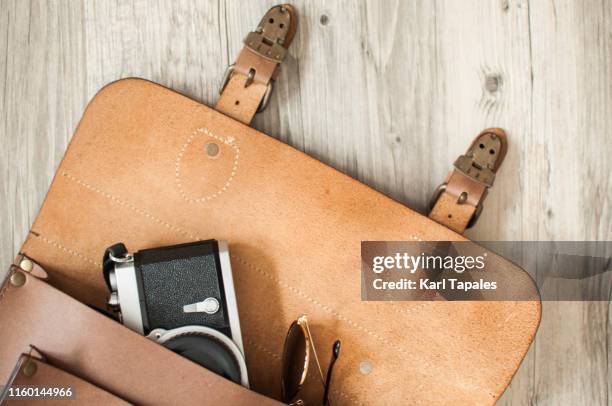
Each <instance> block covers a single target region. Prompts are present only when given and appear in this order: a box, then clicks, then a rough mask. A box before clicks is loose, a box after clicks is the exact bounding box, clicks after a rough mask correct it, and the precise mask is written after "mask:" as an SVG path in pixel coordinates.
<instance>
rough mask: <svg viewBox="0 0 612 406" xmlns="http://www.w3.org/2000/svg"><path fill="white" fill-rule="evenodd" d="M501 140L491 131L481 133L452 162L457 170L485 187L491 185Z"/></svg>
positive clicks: (500, 150)
mask: <svg viewBox="0 0 612 406" xmlns="http://www.w3.org/2000/svg"><path fill="white" fill-rule="evenodd" d="M501 152H502V141H501V139H500V138H499V137H498V136H497V134H495V133H492V132H485V133H482V134H481V135H480V136H479V137H478V138H476V140H474V142H473V143H472V145H471V146H470V149H468V151H467V152H466V153H465V155H461V156H459V158H457V160H456V161H455V163H454V166H455V168H457V170H459V171H461V172H463V173H464V174H465V175H466V176H469V177H470V178H472V179H474V180H475V181H476V182H480V183H482V184H484V185H485V186H487V187H491V186H493V182H494V181H495V172H494V170H495V168H496V166H498V165H499V162H498V160H500V159H502V158H503V156H502V154H501Z"/></svg>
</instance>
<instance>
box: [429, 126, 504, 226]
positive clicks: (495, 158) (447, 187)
mask: <svg viewBox="0 0 612 406" xmlns="http://www.w3.org/2000/svg"><path fill="white" fill-rule="evenodd" d="M507 149H508V141H507V137H506V133H505V132H504V130H502V129H501V128H487V129H486V130H484V131H482V132H481V133H480V134H479V135H478V136H477V137H476V138H475V139H474V141H473V142H472V145H470V148H469V149H468V150H467V152H466V153H465V155H461V156H460V157H459V158H457V160H456V161H455V164H454V166H455V168H454V169H453V170H452V171H451V172H450V174H449V175H448V177H447V178H446V181H445V182H444V183H443V184H442V185H440V186H439V187H438V190H437V191H436V193H435V194H434V196H433V198H432V201H431V204H430V212H429V218H431V219H432V220H435V221H437V222H438V223H440V224H442V225H444V226H446V227H448V228H450V229H451V230H454V231H456V232H458V233H460V234H462V233H463V232H464V231H465V230H466V229H467V228H470V227H472V226H473V225H474V224H475V223H476V221H477V220H478V217H479V216H480V213H481V211H482V203H483V201H484V199H485V198H486V196H487V192H488V190H489V188H490V187H491V186H493V182H494V181H495V173H496V172H497V170H498V169H499V167H500V165H501V163H502V162H503V160H504V157H505V156H506V151H507Z"/></svg>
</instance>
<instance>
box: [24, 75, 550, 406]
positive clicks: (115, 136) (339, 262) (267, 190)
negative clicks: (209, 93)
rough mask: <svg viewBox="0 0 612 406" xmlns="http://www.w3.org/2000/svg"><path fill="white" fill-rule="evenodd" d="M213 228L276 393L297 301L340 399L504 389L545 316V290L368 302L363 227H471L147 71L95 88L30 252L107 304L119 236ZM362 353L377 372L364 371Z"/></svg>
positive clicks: (249, 352) (254, 380)
mask: <svg viewBox="0 0 612 406" xmlns="http://www.w3.org/2000/svg"><path fill="white" fill-rule="evenodd" d="M206 238H217V239H223V240H227V241H229V242H230V251H231V259H232V266H233V270H234V278H235V283H236V291H237V298H238V302H239V303H238V305H239V311H240V319H241V323H242V331H243V335H244V342H245V352H246V357H247V364H248V367H249V371H250V375H251V384H252V386H253V388H254V389H255V390H257V391H259V392H261V393H264V394H266V395H269V396H274V397H277V396H278V394H279V385H280V370H279V369H280V368H279V366H280V356H281V349H282V344H283V339H284V334H285V332H286V330H287V328H288V327H289V324H290V323H291V321H292V320H293V319H295V318H296V317H297V316H298V315H299V314H301V313H306V314H308V315H309V319H310V320H311V321H312V324H313V325H312V332H313V334H314V335H315V342H316V345H317V349H318V352H319V354H320V355H321V357H323V358H324V359H327V358H328V357H329V354H330V351H331V346H332V342H333V340H334V339H336V338H340V339H341V340H342V343H343V352H342V355H341V357H340V360H339V362H338V364H337V366H336V369H335V373H334V374H335V377H334V385H333V387H332V391H331V397H332V400H333V401H334V402H336V404H337V403H338V402H339V403H358V402H362V403H365V404H392V403H397V402H399V401H405V400H407V399H410V400H413V401H421V402H436V401H438V402H440V401H442V402H444V401H450V400H453V401H458V402H461V401H463V402H466V403H475V402H483V403H489V402H493V401H494V400H495V399H497V398H498V397H499V396H500V395H501V393H502V392H503V390H504V389H505V387H506V386H507V385H508V383H509V382H510V379H511V377H512V375H513V374H514V372H515V370H516V369H517V368H518V365H519V363H520V361H521V360H522V358H523V356H524V354H525V352H526V351H527V348H528V347H529V344H530V343H531V340H532V338H533V336H534V334H535V331H536V329H537V326H538V323H539V319H540V304H539V302H516V303H515V302H497V303H495V302H490V303H484V302H479V303H431V302H423V303H419V302H406V303H400V302H395V303H375V302H362V301H361V293H360V289H361V278H360V269H361V263H360V243H361V241H362V240H411V239H416V240H418V239H421V240H462V239H464V237H462V236H460V235H458V234H456V233H454V232H452V231H450V230H449V229H447V228H445V227H443V226H441V225H439V224H437V223H435V222H433V221H431V220H429V219H428V218H426V217H424V216H421V215H420V214H417V213H415V212H413V211H411V210H410V209H408V208H406V207H405V206H403V205H401V204H399V203H397V202H394V201H393V200H391V199H389V198H387V197H385V196H384V195H382V194H380V193H378V192H376V191H374V190H372V189H371V188H369V187H367V186H365V185H363V184H361V183H359V182H357V181H355V180H354V179H351V178H349V177H347V176H345V175H343V174H341V173H339V172H338V171H336V170H334V169H332V168H330V167H328V166H326V165H323V164H322V163H320V162H318V161H316V160H314V159H313V158H311V157H309V156H307V155H305V154H303V153H301V152H299V151H297V150H295V149H293V148H291V147H289V146H287V145H285V144H283V143H281V142H278V141H277V140H275V139H273V138H271V137H269V136H266V135H265V134H262V133H259V132H257V131H256V130H254V129H252V128H249V127H247V126H245V125H243V124H240V123H238V122H236V121H234V120H232V119H230V118H228V117H226V116H224V115H222V114H220V113H218V112H216V111H214V110H212V109H210V108H208V107H206V106H203V105H201V104H198V103H196V102H194V101H192V100H190V99H188V98H186V97H184V96H181V95H179V94H177V93H175V92H172V91H170V90H168V89H165V88H163V87H161V86H159V85H156V84H153V83H150V82H146V81H143V80H138V79H128V80H122V81H119V82H115V83H113V84H111V85H109V86H107V87H106V88H104V89H103V90H102V91H101V92H100V93H98V95H97V96H96V97H95V98H94V99H93V100H92V101H91V103H90V104H89V106H88V107H87V110H86V112H85V114H84V116H83V119H82V120H81V123H80V124H79V128H78V130H77V132H76V134H75V136H74V138H73V140H72V142H71V144H70V146H69V148H68V152H67V153H66V156H65V158H64V160H63V162H62V163H61V165H60V167H59V169H58V173H57V175H56V177H55V179H54V181H53V184H52V187H51V190H50V191H49V194H48V196H47V198H46V201H45V203H44V205H43V207H42V209H41V211H40V214H39V216H38V217H37V219H36V221H35V222H34V225H33V227H32V231H31V234H30V236H29V238H28V239H27V241H26V243H25V244H24V246H23V251H24V252H25V253H26V254H27V255H28V256H30V257H31V258H33V259H34V260H36V261H37V262H39V263H41V264H42V265H43V266H44V267H45V268H47V270H48V271H49V274H50V283H52V284H53V285H55V286H57V287H58V288H60V289H61V290H63V291H65V292H67V293H69V294H70V295H72V296H74V297H76V298H77V299H79V300H81V301H84V302H86V303H92V304H95V305H97V306H103V304H104V301H105V299H106V296H107V292H106V287H105V285H104V282H103V280H102V277H101V271H100V267H101V264H100V260H101V257H102V254H103V252H104V249H105V248H106V247H107V246H109V245H111V244H113V243H116V242H119V241H122V242H124V243H126V245H127V246H128V248H129V249H130V250H139V249H142V248H148V247H155V246H162V245H168V244H175V243H181V242H187V241H193V240H198V239H206ZM508 269H509V271H508V272H520V270H517V268H516V267H514V266H512V265H511V264H508ZM475 343H477V344H475ZM149 349H150V347H148V349H147V351H148V350H149ZM141 351H144V350H141ZM363 361H368V362H370V363H371V364H372V365H373V372H372V373H370V374H367V375H364V374H362V373H361V372H360V368H359V365H360V363H361V362H363ZM336 374H337V375H336ZM320 386H321V385H320V382H317V381H316V380H314V379H313V380H308V382H307V385H306V392H307V400H309V399H310V400H313V401H315V402H317V401H319V399H320V393H321V388H320ZM432 388H436V390H435V391H432ZM440 394H444V397H443V398H440Z"/></svg>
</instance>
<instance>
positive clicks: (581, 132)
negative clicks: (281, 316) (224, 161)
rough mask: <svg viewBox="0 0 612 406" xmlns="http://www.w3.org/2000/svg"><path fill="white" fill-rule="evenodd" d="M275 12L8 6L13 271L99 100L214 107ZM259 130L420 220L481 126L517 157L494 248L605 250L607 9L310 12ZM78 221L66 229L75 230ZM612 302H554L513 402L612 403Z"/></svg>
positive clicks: (143, 5)
mask: <svg viewBox="0 0 612 406" xmlns="http://www.w3.org/2000/svg"><path fill="white" fill-rule="evenodd" d="M272 4H273V3H271V2H267V1H248V2H245V1H230V0H226V1H196V0H193V1H170V0H167V1H163V0H159V1H116V2H114V1H102V0H101V1H77V0H70V1H69V0H65V1H28V0H0V55H1V58H0V84H1V85H0V89H1V90H0V120H1V124H2V131H1V132H0V143H1V145H2V149H1V154H2V155H1V160H0V230H1V236H2V239H1V241H0V260H1V263H3V264H8V263H9V261H10V260H11V259H12V257H13V255H14V254H15V253H16V252H17V250H18V248H19V246H20V245H21V243H22V241H23V240H24V238H25V236H26V233H27V230H28V228H29V226H30V224H31V223H32V221H33V220H34V218H35V216H36V213H37V210H38V208H39V207H40V205H41V203H42V200H43V198H44V195H45V192H46V190H47V188H48V186H49V184H50V182H51V179H52V177H53V174H54V170H55V168H56V167H57V165H58V163H59V161H60V159H61V158H62V155H63V153H64V151H65V149H66V146H67V144H68V142H69V140H70V137H71V135H72V133H73V131H74V129H75V127H76V126H77V124H78V121H79V118H80V116H81V114H82V112H83V109H84V107H85V106H86V104H87V101H88V100H89V99H90V98H91V97H92V96H93V95H94V94H95V93H96V92H97V91H98V90H99V89H100V88H101V87H102V86H104V85H105V84H107V83H109V82H112V81H114V80H117V79H119V78H124V77H129V76H138V77H142V78H146V79H150V80H152V81H155V82H158V83H161V84H163V85H165V86H168V87H170V88H172V89H175V90H177V91H179V92H181V93H184V94H186V95H188V96H190V97H192V98H194V99H196V100H199V101H201V102H203V103H205V104H208V105H212V104H214V102H215V101H216V99H217V89H218V85H219V81H220V79H221V77H222V74H223V71H224V69H225V67H226V66H227V65H228V64H229V63H231V62H232V61H233V58H234V57H235V56H236V54H237V52H238V50H239V49H240V48H241V43H242V38H243V37H244V36H245V35H246V33H247V32H248V31H249V30H251V29H253V28H254V27H255V25H256V24H257V22H258V20H259V18H260V16H261V15H262V14H263V13H264V12H265V10H266V9H267V8H268V6H270V5H272ZM295 5H296V8H297V9H298V11H299V13H300V17H301V18H300V26H299V31H298V35H297V37H296V39H295V41H294V44H293V46H292V48H291V55H290V56H289V58H288V61H287V62H286V63H285V64H284V66H283V71H282V73H281V75H280V77H279V80H278V83H277V86H276V89H275V92H274V94H273V97H272V101H271V105H270V107H269V108H268V110H267V111H266V112H265V113H263V114H260V115H259V116H258V117H257V118H256V120H255V123H254V126H255V127H256V128H258V129H260V130H263V131H264V132H266V133H268V134H270V135H272V136H274V137H277V138H278V139H281V140H282V141H285V142H287V143H289V144H291V145H293V146H295V147H297V148H299V149H301V150H303V151H306V152H307V153H309V154H311V155H313V156H315V157H317V158H318V159H320V160H322V161H323V162H326V163H328V164H330V165H332V166H334V167H336V168H338V169H340V170H341V171H343V172H346V173H348V174H350V175H351V176H353V177H355V178H357V179H359V180H361V181H363V182H365V183H367V184H369V185H372V186H373V187H375V188H376V189H378V190H380V191H382V192H383V193H386V194H388V195H390V196H392V197H393V198H395V199H397V200H399V201H402V202H405V203H406V204H407V205H409V206H410V207H412V208H414V209H416V210H420V211H424V210H425V208H426V205H427V201H428V199H429V196H430V194H431V193H432V191H433V190H434V188H435V187H436V186H437V185H438V184H439V183H440V182H441V181H442V180H443V178H444V177H445V175H446V173H447V171H448V169H449V167H450V165H451V163H452V162H453V160H454V159H455V157H456V156H457V155H458V154H460V153H462V152H463V151H464V150H465V148H466V147H467V145H468V143H469V142H470V141H471V139H472V138H473V137H474V136H475V135H476V134H477V133H478V132H479V131H480V130H481V129H483V128H485V127H488V126H500V127H503V128H505V129H506V130H507V131H508V134H509V137H510V143H511V144H510V150H509V153H508V156H507V158H506V162H505V164H504V167H502V169H501V171H500V174H499V176H498V180H497V182H496V185H495V187H494V188H493V190H492V193H491V194H490V196H489V198H488V200H487V202H486V207H485V210H484V213H483V215H482V218H481V220H480V222H479V223H478V225H477V226H476V227H475V228H474V229H472V230H470V231H469V233H468V235H469V236H470V237H472V238H474V239H481V240H611V239H612V226H611V217H612V192H611V190H612V180H611V176H610V175H611V169H612V165H611V164H610V156H611V153H612V136H611V135H612V68H611V66H612V4H611V2H607V1H603V2H602V1H591V0H586V1H581V2H573V1H559V2H550V1H534V2H531V3H528V2H526V1H514V0H501V1H479V2H477V1H454V0H449V1H336V2H331V1H322V0H320V1H299V2H297V3H295ZM67 221H70V220H69V219H67ZM611 318H612V316H611V315H610V303H609V302H593V303H554V302H549V303H544V307H543V319H542V325H541V327H540V330H539V332H538V335H537V338H536V341H535V342H534V344H533V346H532V348H531V350H530V352H529V353H528V355H527V357H526V359H525V361H524V362H523V365H522V366H521V368H520V370H519V372H518V373H517V375H516V377H515V379H514V381H513V383H512V385H511V386H510V388H509V389H508V390H507V392H506V393H505V394H504V396H503V399H502V402H501V403H502V404H517V405H523V404H543V405H557V404H567V405H573V404H585V405H586V404H589V405H591V404H593V405H605V404H611V402H612V376H611V371H612V357H611V356H610V355H612V354H611V347H612V340H611V338H612V337H611V334H612V330H611V329H610V327H609V325H610V322H611Z"/></svg>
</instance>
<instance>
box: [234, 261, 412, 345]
mask: <svg viewBox="0 0 612 406" xmlns="http://www.w3.org/2000/svg"><path fill="white" fill-rule="evenodd" d="M230 256H231V257H233V258H234V259H235V260H236V261H238V262H240V263H241V264H243V265H245V266H247V267H249V268H251V269H253V270H254V271H256V272H258V273H259V274H261V275H263V276H265V277H266V278H268V279H270V280H271V281H273V282H275V283H276V284H278V285H281V286H283V287H285V288H286V289H289V290H290V291H292V292H293V293H295V294H297V295H299V296H301V297H303V298H304V299H306V300H308V301H309V302H311V303H313V304H314V305H316V306H317V307H320V308H321V309H323V310H325V311H326V312H328V313H331V314H332V315H334V316H336V318H338V319H339V320H342V321H344V322H346V323H348V324H349V325H350V326H352V327H354V328H357V329H359V330H361V331H363V332H364V333H366V334H368V335H370V336H371V337H374V338H376V339H377V340H379V341H381V342H382V343H384V344H385V345H388V346H389V347H394V346H393V344H392V343H391V341H389V340H387V339H386V338H384V337H381V336H380V335H378V334H376V333H375V332H373V331H371V330H369V329H367V328H365V327H363V326H362V325H360V324H358V323H355V322H354V321H352V320H351V319H349V318H347V317H345V316H343V315H341V314H340V313H338V312H337V311H336V310H334V309H332V308H331V307H329V306H327V305H324V304H323V303H321V302H319V301H318V300H317V299H314V298H312V297H311V296H309V295H308V294H306V293H304V292H302V291H301V290H299V289H298V288H295V287H293V286H291V285H289V284H288V283H286V282H283V281H281V280H280V279H278V278H276V277H274V276H272V275H270V274H269V273H268V272H266V271H264V270H263V269H261V268H258V267H256V266H254V265H252V264H250V263H248V262H246V261H245V260H243V259H242V258H240V257H238V256H237V255H235V254H231V253H230ZM394 348H396V350H397V351H399V352H401V353H403V354H405V355H408V351H406V350H405V349H404V348H401V347H394Z"/></svg>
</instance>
